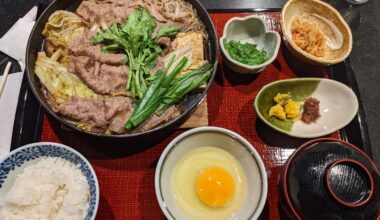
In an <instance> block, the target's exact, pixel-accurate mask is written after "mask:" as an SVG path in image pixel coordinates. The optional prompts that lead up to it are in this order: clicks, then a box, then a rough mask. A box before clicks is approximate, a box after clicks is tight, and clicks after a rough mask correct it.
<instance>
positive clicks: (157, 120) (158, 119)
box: [134, 105, 178, 133]
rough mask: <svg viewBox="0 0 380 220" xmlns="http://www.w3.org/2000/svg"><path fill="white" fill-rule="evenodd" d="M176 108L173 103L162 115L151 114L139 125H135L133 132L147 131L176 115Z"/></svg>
mask: <svg viewBox="0 0 380 220" xmlns="http://www.w3.org/2000/svg"><path fill="white" fill-rule="evenodd" d="M177 115H178V109H177V107H175V106H174V105H173V106H171V107H169V108H168V109H167V110H166V111H165V112H164V113H163V114H162V115H160V116H158V115H156V114H152V115H151V116H150V117H149V118H148V119H146V120H145V121H144V122H143V123H142V124H141V125H140V126H139V127H137V128H136V129H135V130H134V132H136V133H137V132H141V131H147V130H150V129H152V128H154V127H156V126H157V125H159V124H162V123H165V122H167V121H170V120H172V119H174V118H175V117H177Z"/></svg>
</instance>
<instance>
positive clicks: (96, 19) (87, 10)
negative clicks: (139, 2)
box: [77, 0, 133, 26]
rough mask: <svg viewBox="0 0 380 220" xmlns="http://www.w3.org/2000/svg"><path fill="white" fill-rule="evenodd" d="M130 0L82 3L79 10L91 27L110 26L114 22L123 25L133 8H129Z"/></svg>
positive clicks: (78, 12)
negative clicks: (96, 25)
mask: <svg viewBox="0 0 380 220" xmlns="http://www.w3.org/2000/svg"><path fill="white" fill-rule="evenodd" d="M128 5H129V2H128V0H115V1H104V2H98V3H96V2H92V1H82V3H81V4H80V5H79V7H78V9H77V14H78V15H79V16H81V17H82V18H83V19H84V20H85V21H86V22H87V23H89V24H90V25H91V26H92V25H95V24H98V25H101V26H104V25H106V26H109V25H111V24H112V23H113V22H117V23H123V22H124V20H125V19H126V18H127V16H128V15H129V14H130V13H131V11H132V10H133V8H130V7H128Z"/></svg>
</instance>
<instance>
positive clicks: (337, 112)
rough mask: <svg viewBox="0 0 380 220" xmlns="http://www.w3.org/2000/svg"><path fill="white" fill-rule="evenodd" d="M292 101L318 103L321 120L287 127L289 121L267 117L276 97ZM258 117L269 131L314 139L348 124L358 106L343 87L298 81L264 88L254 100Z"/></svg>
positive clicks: (327, 81) (313, 80)
mask: <svg viewBox="0 0 380 220" xmlns="http://www.w3.org/2000/svg"><path fill="white" fill-rule="evenodd" d="M288 92H290V94H291V95H292V97H293V98H294V100H295V101H298V102H303V101H304V100H305V99H306V98H308V97H313V98H316V99H318V100H319V101H320V103H319V108H320V114H321V117H320V118H319V119H318V120H317V121H316V123H311V124H305V123H304V122H302V121H297V122H295V123H292V124H291V126H289V123H290V120H287V121H286V122H283V121H281V120H279V119H277V118H274V117H269V108H270V107H271V106H273V105H274V102H273V97H274V96H275V95H276V94H277V93H288ZM254 105H255V110H256V113H257V115H258V117H259V118H260V119H261V120H262V121H264V122H265V123H266V124H267V125H269V126H270V127H272V128H273V129H275V130H277V131H279V132H282V133H284V134H287V135H289V136H293V137H298V138H315V137H321V136H325V135H328V134H331V133H333V132H335V131H337V130H339V129H341V128H343V127H345V126H346V125H347V124H348V123H350V122H351V121H352V119H353V118H354V117H355V115H356V114H357V112H358V108H359V103H358V99H357V97H356V95H355V93H354V92H353V91H352V89H351V88H349V87H347V86H346V85H344V84H342V83H340V82H337V81H335V80H330V79H321V78H298V79H288V80H279V81H275V82H272V83H270V84H268V85H266V86H264V87H263V88H262V89H261V90H260V91H259V93H258V94H257V96H256V98H255V103H254Z"/></svg>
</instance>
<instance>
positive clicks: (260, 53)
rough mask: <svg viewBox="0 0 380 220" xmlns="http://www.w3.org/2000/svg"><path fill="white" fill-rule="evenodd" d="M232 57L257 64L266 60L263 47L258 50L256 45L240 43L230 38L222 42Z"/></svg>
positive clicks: (246, 62)
mask: <svg viewBox="0 0 380 220" xmlns="http://www.w3.org/2000/svg"><path fill="white" fill-rule="evenodd" d="M224 47H225V48H226V49H227V51H228V54H229V55H230V56H231V58H232V59H234V60H236V61H239V62H240V63H244V64H247V65H252V66H253V65H259V64H262V63H264V62H265V61H267V60H268V57H267V53H266V51H265V50H264V49H262V50H258V49H257V46H256V45H254V44H249V43H244V44H243V43H241V42H239V41H235V40H231V41H229V42H227V43H225V44H224Z"/></svg>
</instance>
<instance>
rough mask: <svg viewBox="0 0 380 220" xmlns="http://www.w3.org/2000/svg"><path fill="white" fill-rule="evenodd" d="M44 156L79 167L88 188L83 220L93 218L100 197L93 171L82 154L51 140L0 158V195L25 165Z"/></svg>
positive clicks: (5, 191) (2, 194)
mask: <svg viewBox="0 0 380 220" xmlns="http://www.w3.org/2000/svg"><path fill="white" fill-rule="evenodd" d="M46 157H60V158H62V159H65V160H68V161H70V162H71V163H73V164H75V165H77V166H78V167H79V169H80V170H81V171H82V173H83V175H84V176H85V177H86V180H87V183H88V185H89V189H90V199H89V203H90V204H89V208H88V213H87V215H86V217H85V220H93V219H95V216H96V212H97V210H98V205H99V197H100V196H99V195H100V194H99V184H98V179H97V177H96V174H95V171H94V169H93V168H92V166H91V164H90V163H89V162H88V161H87V159H86V158H84V156H83V155H81V154H80V153H79V152H77V151H76V150H74V149H72V148H70V147H68V146H66V145H63V144H58V143H51V142H40V143H33V144H28V145H25V146H23V147H20V148H18V149H16V150H14V151H12V152H10V153H9V154H8V155H6V156H5V157H3V158H0V197H2V196H4V194H5V193H7V192H8V191H9V190H10V188H11V187H12V185H13V183H14V181H15V180H16V177H17V175H18V174H20V173H21V172H22V171H23V170H24V168H25V167H27V166H30V165H33V164H36V163H37V162H39V161H40V160H41V159H42V158H46Z"/></svg>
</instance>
